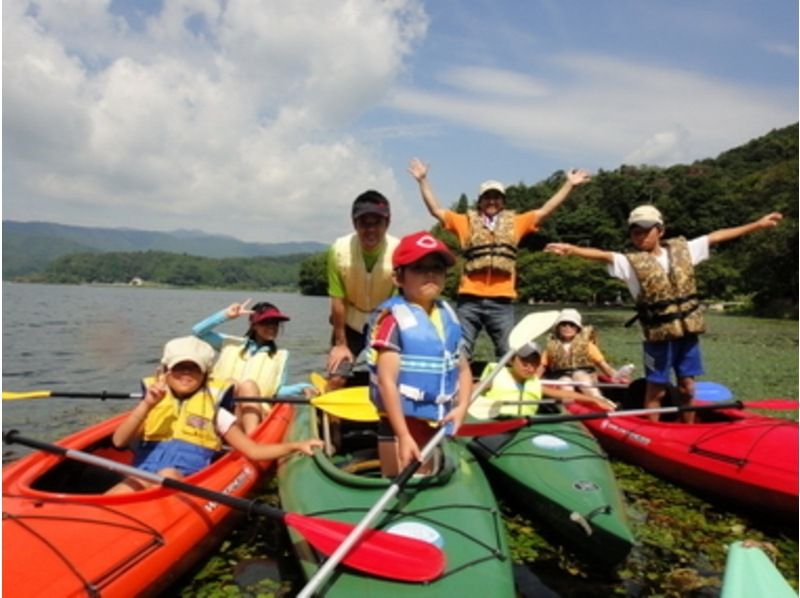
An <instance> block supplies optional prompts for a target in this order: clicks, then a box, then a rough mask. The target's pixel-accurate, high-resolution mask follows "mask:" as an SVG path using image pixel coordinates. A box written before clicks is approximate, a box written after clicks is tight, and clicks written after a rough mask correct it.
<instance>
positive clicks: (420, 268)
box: [406, 264, 447, 275]
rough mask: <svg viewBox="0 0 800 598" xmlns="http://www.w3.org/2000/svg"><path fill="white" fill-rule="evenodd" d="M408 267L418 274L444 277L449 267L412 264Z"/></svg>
mask: <svg viewBox="0 0 800 598" xmlns="http://www.w3.org/2000/svg"><path fill="white" fill-rule="evenodd" d="M406 267H407V268H408V269H409V270H411V271H412V272H414V273H416V274H437V275H444V274H445V272H447V266H445V265H444V264H411V265H410V266H406Z"/></svg>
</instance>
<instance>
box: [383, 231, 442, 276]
mask: <svg viewBox="0 0 800 598" xmlns="http://www.w3.org/2000/svg"><path fill="white" fill-rule="evenodd" d="M431 253H438V254H439V255H441V256H442V258H444V261H445V263H446V264H447V265H448V266H452V265H454V264H455V263H456V258H455V257H453V254H452V253H450V250H449V249H448V248H447V245H445V244H444V243H442V242H441V241H440V240H439V239H437V238H436V237H434V236H433V235H432V234H430V233H429V232H427V231H424V230H421V231H419V232H418V233H412V234H410V235H406V236H405V237H403V238H402V239H400V244H399V245H398V246H397V248H396V249H395V250H394V253H393V254H392V267H393V268H399V267H401V266H408V265H409V264H413V263H414V262H417V261H419V260H421V259H422V258H424V257H425V256H426V255H430V254H431Z"/></svg>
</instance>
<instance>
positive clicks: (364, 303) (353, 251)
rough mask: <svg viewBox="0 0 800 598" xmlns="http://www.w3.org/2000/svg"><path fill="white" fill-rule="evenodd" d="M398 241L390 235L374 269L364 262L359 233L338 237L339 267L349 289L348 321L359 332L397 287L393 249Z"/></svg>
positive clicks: (336, 254)
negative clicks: (395, 285)
mask: <svg viewBox="0 0 800 598" xmlns="http://www.w3.org/2000/svg"><path fill="white" fill-rule="evenodd" d="M398 243H399V241H398V239H397V238H395V237H392V236H391V235H386V242H385V246H384V248H383V251H381V253H380V255H378V258H377V260H376V261H375V265H374V266H373V267H372V270H370V271H367V267H366V266H365V265H364V254H363V252H362V251H361V243H359V241H358V235H356V234H355V233H352V234H350V235H347V236H345V237H341V238H339V239H337V240H336V241H335V242H334V244H333V252H334V259H335V263H336V268H337V269H338V270H339V274H340V276H341V277H342V281H343V283H344V287H345V288H344V290H345V293H346V297H345V298H344V302H345V323H346V324H347V325H348V326H349V327H350V328H352V329H353V330H355V331H357V332H363V330H364V325H365V324H366V323H367V319H368V318H369V314H370V312H371V311H372V310H373V309H375V308H376V307H378V305H380V304H381V303H382V302H383V301H385V300H386V299H388V298H389V297H390V296H391V295H392V292H393V291H394V283H393V282H392V253H394V250H395V247H397V244H398Z"/></svg>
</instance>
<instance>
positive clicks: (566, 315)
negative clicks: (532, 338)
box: [553, 308, 583, 330]
mask: <svg viewBox="0 0 800 598" xmlns="http://www.w3.org/2000/svg"><path fill="white" fill-rule="evenodd" d="M564 322H570V323H572V324H575V325H576V326H577V327H578V330H580V329H581V328H583V319H582V318H581V314H580V313H579V312H578V310H577V309H571V308H568V309H562V310H561V313H560V314H558V318H557V319H556V323H555V324H553V328H558V326H559V325H560V324H563V323H564Z"/></svg>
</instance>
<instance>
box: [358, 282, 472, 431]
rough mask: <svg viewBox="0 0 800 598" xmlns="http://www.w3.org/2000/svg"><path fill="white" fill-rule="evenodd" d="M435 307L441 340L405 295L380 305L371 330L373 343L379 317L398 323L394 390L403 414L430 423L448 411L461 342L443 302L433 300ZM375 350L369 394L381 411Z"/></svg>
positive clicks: (455, 388) (455, 320)
mask: <svg viewBox="0 0 800 598" xmlns="http://www.w3.org/2000/svg"><path fill="white" fill-rule="evenodd" d="M436 307H438V308H439V310H440V314H441V318H442V326H443V329H444V337H445V338H444V340H442V338H441V337H440V336H439V332H438V331H437V330H436V327H435V326H434V325H433V322H431V320H430V318H429V317H428V314H426V313H425V311H424V310H423V309H422V308H421V307H420V306H418V305H415V304H413V303H409V302H407V301H406V300H405V299H404V298H403V297H400V296H398V297H392V298H391V299H388V300H387V301H385V302H383V303H382V304H381V305H380V306H379V307H378V311H377V313H376V314H375V316H374V317H373V319H372V320H373V321H372V323H371V326H370V335H369V336H368V338H369V339H370V340H371V339H372V337H373V330H374V329H376V327H377V324H378V322H379V321H380V319H381V316H383V315H385V314H386V312H387V311H389V312H391V314H392V315H393V316H394V318H395V320H396V321H397V326H398V330H399V335H400V373H399V378H398V381H397V386H398V391H399V392H400V397H401V399H402V403H403V405H402V406H403V413H405V414H406V415H407V416H411V417H416V418H420V419H427V420H433V421H439V420H441V419H442V418H443V417H444V416H445V415H446V414H447V412H448V411H449V410H450V408H451V407H452V401H453V398H454V397H455V395H456V392H457V391H458V371H459V367H458V362H459V347H460V343H461V325H460V324H459V323H458V317H457V316H456V314H455V312H454V311H453V308H452V307H450V306H449V305H448V304H447V303H446V302H444V301H436ZM376 362H377V351H375V350H374V349H372V350H370V352H369V358H368V365H369V372H370V381H369V395H370V399H371V400H372V402H373V403H374V404H375V406H376V407H377V408H378V411H381V412H383V411H384V408H383V401H382V400H381V396H380V389H379V387H378V373H377V363H376Z"/></svg>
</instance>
